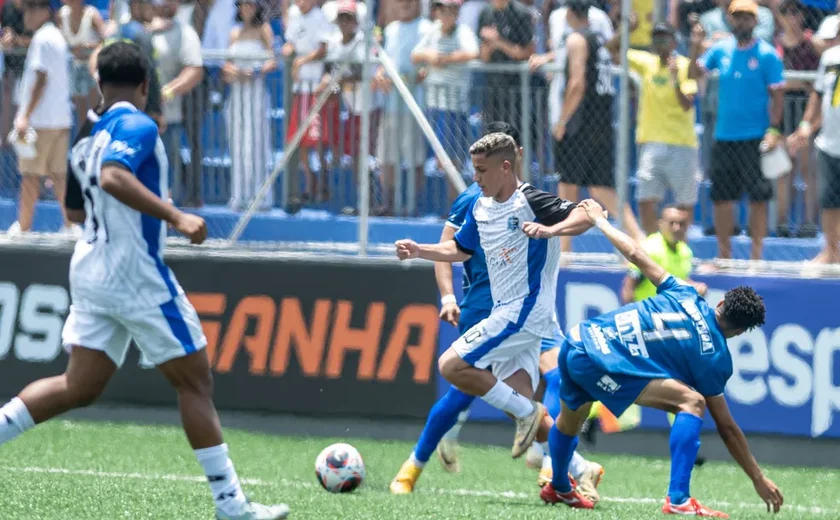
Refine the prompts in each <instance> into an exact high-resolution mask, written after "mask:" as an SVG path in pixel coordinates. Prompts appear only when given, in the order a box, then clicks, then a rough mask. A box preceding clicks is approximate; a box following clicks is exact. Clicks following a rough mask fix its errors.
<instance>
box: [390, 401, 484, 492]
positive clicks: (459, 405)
mask: <svg viewBox="0 0 840 520" xmlns="http://www.w3.org/2000/svg"><path fill="white" fill-rule="evenodd" d="M474 399H475V397H473V396H471V395H467V394H465V393H463V392H461V391H460V390H458V389H457V388H455V387H454V386H452V387H450V388H449V391H448V392H446V394H444V396H443V397H441V398H440V399H439V400H438V401H437V402H436V403H435V405H434V406H433V407H432V409H431V411H430V412H429V417H428V419H426V425H425V426H424V427H423V431H422V432H421V433H420V438H419V439H418V441H417V444H416V445H415V446H414V451H412V452H411V456H410V457H409V458H408V460H407V461H405V462H404V463H403V465H402V466H401V467H400V471H399V472H398V473H397V476H396V477H394V480H392V481H391V485H390V490H391V493H393V494H395V495H405V494H408V493H411V492H412V491H414V486H415V485H416V484H417V479H419V478H420V474H421V473H422V472H423V468H424V467H425V466H426V463H427V462H428V461H429V458H430V457H431V456H432V453H434V451H435V448H436V447H438V446H439V443H441V439H442V438H443V436H444V435H445V434H446V432H447V431H448V430H450V429H451V428H452V427H453V426H454V425H455V421H456V420H457V419H458V415H459V414H461V413H463V412H464V411H465V410H467V408H469V406H470V404H471V403H472V402H473V400H474ZM455 464H457V459H456V460H455ZM446 467H447V464H446V463H444V468H446Z"/></svg>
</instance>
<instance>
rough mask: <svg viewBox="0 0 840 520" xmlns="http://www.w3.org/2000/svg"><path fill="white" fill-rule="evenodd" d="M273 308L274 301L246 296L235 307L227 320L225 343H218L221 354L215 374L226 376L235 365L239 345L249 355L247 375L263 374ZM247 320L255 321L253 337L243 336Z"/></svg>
mask: <svg viewBox="0 0 840 520" xmlns="http://www.w3.org/2000/svg"><path fill="white" fill-rule="evenodd" d="M276 312H277V308H276V306H275V305H274V300H272V299H271V298H269V297H268V296H248V297H247V298H243V299H242V301H240V302H239V304H238V305H237V306H236V310H234V311H233V316H232V317H231V319H230V325H229V326H228V329H227V333H226V334H225V340H224V342H223V343H222V351H221V353H220V354H219V362H218V363H216V371H217V372H219V373H225V372H230V370H231V369H232V368H233V363H234V362H235V361H236V354H237V353H238V352H239V347H240V345H242V344H243V343H244V344H245V349H246V350H247V351H248V354H249V355H250V358H251V359H250V362H249V364H248V371H249V372H251V373H252V374H255V375H262V374H265V367H266V364H267V363H268V345H269V343H270V342H271V333H272V332H273V331H274V315H275V313H276ZM251 318H254V319H255V320H256V325H255V327H254V334H253V335H251V336H246V334H245V333H246V331H247V330H248V322H249V321H250V319H251Z"/></svg>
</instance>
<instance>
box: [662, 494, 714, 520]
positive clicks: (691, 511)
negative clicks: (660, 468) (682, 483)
mask: <svg viewBox="0 0 840 520" xmlns="http://www.w3.org/2000/svg"><path fill="white" fill-rule="evenodd" d="M662 512H663V513H665V514H666V515H685V516H703V517H706V518H729V515H727V514H726V513H722V512H720V511H715V510H714V509H709V508H708V507H706V506H704V505H703V504H701V503H700V502H698V501H697V499H695V498H689V499H688V500H686V501H685V502H683V503H682V504H680V505H678V506H677V505H674V504H672V503H671V499H670V498H668V497H665V504H663V505H662Z"/></svg>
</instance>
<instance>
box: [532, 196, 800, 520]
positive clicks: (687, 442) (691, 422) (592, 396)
mask: <svg viewBox="0 0 840 520" xmlns="http://www.w3.org/2000/svg"><path fill="white" fill-rule="evenodd" d="M580 207H582V208H583V209H584V210H585V211H586V213H587V215H589V217H590V218H591V219H592V222H593V223H594V224H595V225H596V226H597V227H598V229H600V230H601V231H602V232H603V233H604V235H606V236H607V238H608V239H609V240H610V242H612V243H613V245H614V246H615V247H616V248H618V249H619V250H620V251H621V254H623V255H624V256H625V257H626V258H627V259H628V260H629V261H630V262H632V263H633V264H635V265H636V266H637V267H638V268H639V270H640V271H641V272H642V274H643V275H644V276H645V277H646V278H647V279H648V280H650V281H651V282H653V283H654V285H656V287H657V289H656V291H657V295H656V296H654V297H652V298H648V299H645V300H643V301H640V302H636V303H631V304H629V305H625V306H624V307H621V308H619V309H618V310H615V311H613V312H609V313H607V314H603V315H601V316H598V317H597V318H593V319H591V320H586V321H584V322H583V323H581V324H579V325H577V326H575V327H573V328H572V330H571V331H570V333H569V336H568V337H567V338H566V341H565V342H564V343H563V346H562V347H561V349H560V357H559V359H558V363H559V367H560V376H561V382H560V399H561V401H562V411H561V412H560V416H559V417H558V418H557V424H556V428H552V429H551V433H550V434H549V443H550V450H551V459H552V464H553V465H554V469H555V471H554V476H553V478H552V480H551V483H550V484H548V485H546V486H545V487H544V488H543V489H542V492H540V497H541V498H542V499H543V500H544V501H545V502H548V503H564V504H567V505H569V506H571V507H575V508H581V509H591V508H592V507H593V504H592V502H591V501H589V500H588V499H587V498H586V497H583V496H581V495H580V494H579V493H577V492H576V491H575V490H573V489H572V488H571V486H570V484H569V479H568V477H567V476H566V468H567V467H568V464H569V459H571V457H572V453H573V452H574V449H575V446H577V442H578V439H577V435H578V433H579V432H580V428H581V425H582V424H583V421H584V420H585V419H586V417H587V415H588V414H589V408H590V406H591V405H592V402H593V401H601V402H602V403H603V404H604V405H605V406H607V408H609V409H610V411H611V412H612V413H613V414H615V415H616V416H620V415H621V414H622V413H623V412H624V410H626V409H627V407H629V406H630V405H631V404H633V403H637V404H639V405H641V406H647V407H650V408H656V409H659V410H664V411H666V412H672V413H675V414H676V418H675V420H674V425H673V427H672V428H671V440H670V448H671V484H670V486H669V488H668V496H667V497H666V498H665V504H664V505H663V506H662V512H663V513H666V514H678V515H688V516H705V517H716V518H728V517H729V516H728V515H727V514H725V513H721V512H719V511H714V510H711V509H709V508H707V507H704V506H703V505H701V504H700V503H699V502H698V501H697V500H696V499H694V498H692V497H691V494H690V493H689V481H690V480H691V470H692V469H693V467H694V461H695V458H696V457H697V451H698V450H699V448H700V427H701V426H702V425H703V414H704V413H705V411H706V409H707V408H708V410H709V412H710V413H711V415H712V418H713V419H714V420H715V424H716V425H717V429H718V433H719V434H720V437H721V439H723V442H724V444H726V447H727V448H728V449H729V453H731V454H732V458H734V459H735V462H737V463H738V465H739V466H741V468H743V470H744V472H746V474H747V475H748V476H749V477H750V479H751V480H752V482H753V485H754V486H755V490H756V492H758V495H759V496H760V497H761V499H762V500H764V502H765V503H766V504H767V509H768V511H769V510H770V509H771V508H772V510H773V511H774V512H778V511H779V509H780V508H781V506H782V503H783V501H784V499H783V498H782V493H781V492H780V491H779V488H777V487H776V485H775V484H774V483H773V482H772V481H771V480H770V479H769V478H767V477H765V476H764V474H763V473H762V472H761V469H760V468H759V467H758V464H757V463H756V461H755V458H753V456H752V453H750V449H749V446H748V445H747V439H746V437H745V436H744V433H743V432H742V431H741V428H739V427H738V425H737V424H736V423H735V420H734V419H733V418H732V415H731V414H730V412H729V407H728V406H727V404H726V398H725V397H724V395H723V391H724V387H725V386H726V381H727V380H728V379H729V377H730V376H731V375H732V357H731V355H730V353H729V350H728V348H727V345H726V340H727V338H732V337H735V336H737V335H739V334H742V333H744V332H746V331H748V330H750V329H753V328H754V327H758V326H760V325H762V324H763V323H764V312H765V310H764V302H763V301H762V299H761V297H760V296H758V295H757V294H756V293H755V291H753V290H752V289H751V288H749V287H745V286H741V287H736V288H735V289H732V290H731V291H728V292H727V293H726V295H725V297H724V299H723V301H722V302H721V303H720V304H719V305H718V306H717V308H714V309H712V308H711V307H709V305H708V304H707V303H706V300H704V299H703V298H702V297H701V296H700V295H699V294H698V293H697V290H696V289H694V287H692V286H690V285H688V284H686V283H684V282H681V281H679V280H677V279H676V278H675V277H674V276H672V275H670V274H669V273H668V272H667V271H665V269H663V268H662V267H661V266H659V265H658V264H657V263H656V262H654V261H653V260H651V258H650V257H649V256H648V255H647V253H645V252H644V249H642V247H641V246H639V245H638V244H636V243H635V242H633V241H632V240H631V239H630V237H628V236H627V235H625V234H624V233H622V232H621V231H619V230H617V229H615V228H614V227H613V226H612V225H610V224H609V222H607V220H606V219H605V218H604V216H603V212H602V210H601V208H600V207H598V206H597V205H594V204H590V203H589V202H588V201H584V202H582V203H581V204H580Z"/></svg>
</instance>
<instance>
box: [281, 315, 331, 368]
mask: <svg viewBox="0 0 840 520" xmlns="http://www.w3.org/2000/svg"><path fill="white" fill-rule="evenodd" d="M330 309H332V302H331V301H330V300H324V299H319V300H315V308H314V309H313V310H312V326H311V328H310V327H307V324H306V318H305V317H304V315H303V310H301V308H300V300H298V299H297V298H283V301H282V302H280V316H279V317H278V318H277V336H276V337H275V339H274V352H273V353H272V354H271V375H274V376H280V375H283V374H285V373H286V370H287V369H288V368H289V358H290V357H291V352H292V345H294V351H295V357H296V358H297V361H298V365H300V370H301V372H302V373H303V375H305V376H307V377H317V376H318V374H319V373H320V372H321V359H323V357H324V347H325V346H326V344H327V332H329V327H330Z"/></svg>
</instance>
